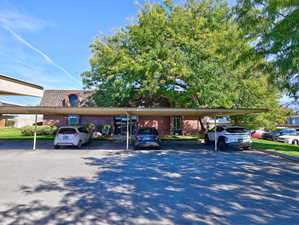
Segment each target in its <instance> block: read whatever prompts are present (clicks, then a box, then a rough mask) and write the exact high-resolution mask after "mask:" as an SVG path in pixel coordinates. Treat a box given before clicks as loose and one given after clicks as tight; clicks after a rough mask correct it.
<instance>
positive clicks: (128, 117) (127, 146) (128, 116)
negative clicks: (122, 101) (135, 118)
mask: <svg viewBox="0 0 299 225" xmlns="http://www.w3.org/2000/svg"><path fill="white" fill-rule="evenodd" d="M129 119H130V115H129V113H127V145H126V150H129V135H130V134H129V133H130V129H129V123H130V121H129Z"/></svg>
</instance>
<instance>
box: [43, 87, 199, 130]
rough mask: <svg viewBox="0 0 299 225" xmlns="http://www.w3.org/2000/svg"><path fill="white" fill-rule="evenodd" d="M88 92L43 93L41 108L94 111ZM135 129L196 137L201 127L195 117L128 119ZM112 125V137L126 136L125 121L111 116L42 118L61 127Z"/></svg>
mask: <svg viewBox="0 0 299 225" xmlns="http://www.w3.org/2000/svg"><path fill="white" fill-rule="evenodd" d="M91 95H92V92H91V91H82V90H46V91H44V95H43V98H42V100H41V106H55V107H94V106H96V105H95V104H94V103H93V102H92V101H91V100H90V98H89V97H90V96H91ZM130 120H131V124H132V127H133V130H134V128H137V127H143V126H152V127H155V128H156V129H157V130H158V131H159V133H160V134H172V133H179V134H196V133H197V132H198V131H199V130H200V123H199V121H198V117H196V116H181V115H176V116H131V118H130ZM88 123H93V124H95V125H111V126H112V128H113V132H114V134H125V132H126V123H127V118H126V117H125V116H121V115H119V116H112V115H98V116H94V115H81V116H80V115H44V124H45V125H57V126H64V125H70V124H88Z"/></svg>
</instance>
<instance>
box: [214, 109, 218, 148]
mask: <svg viewBox="0 0 299 225" xmlns="http://www.w3.org/2000/svg"><path fill="white" fill-rule="evenodd" d="M214 127H215V130H214V134H215V146H214V150H215V152H217V151H218V148H217V141H218V140H217V131H216V130H217V116H216V115H215V119H214Z"/></svg>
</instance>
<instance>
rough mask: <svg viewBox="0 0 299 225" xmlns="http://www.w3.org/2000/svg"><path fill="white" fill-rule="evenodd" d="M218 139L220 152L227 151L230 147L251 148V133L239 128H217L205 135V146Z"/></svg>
mask: <svg viewBox="0 0 299 225" xmlns="http://www.w3.org/2000/svg"><path fill="white" fill-rule="evenodd" d="M215 136H216V139H217V145H218V148H219V150H225V149H227V147H228V146H231V147H238V148H242V149H243V148H247V149H249V148H250V147H251V143H252V140H251V136H250V131H249V130H247V129H245V128H243V127H239V126H216V132H215V127H214V128H212V129H211V130H209V131H208V132H207V134H206V135H205V144H211V143H212V142H215Z"/></svg>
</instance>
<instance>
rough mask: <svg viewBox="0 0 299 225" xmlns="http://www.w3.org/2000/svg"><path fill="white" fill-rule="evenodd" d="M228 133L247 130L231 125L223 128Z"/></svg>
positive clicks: (246, 131)
mask: <svg viewBox="0 0 299 225" xmlns="http://www.w3.org/2000/svg"><path fill="white" fill-rule="evenodd" d="M225 130H226V131H227V132H228V133H232V134H236V133H248V130H246V129H245V128H242V127H231V128H226V129H225Z"/></svg>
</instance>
